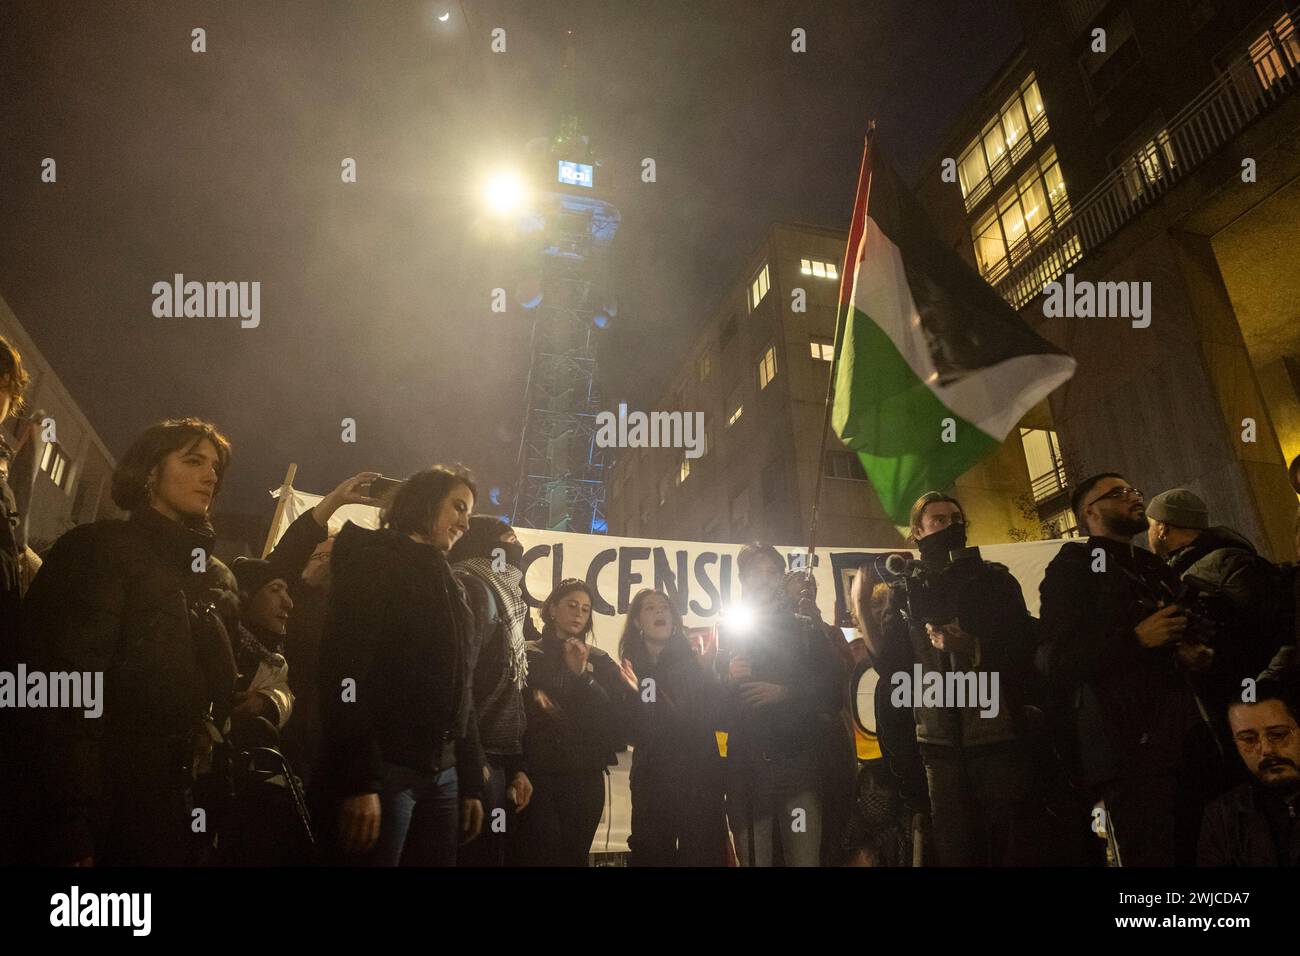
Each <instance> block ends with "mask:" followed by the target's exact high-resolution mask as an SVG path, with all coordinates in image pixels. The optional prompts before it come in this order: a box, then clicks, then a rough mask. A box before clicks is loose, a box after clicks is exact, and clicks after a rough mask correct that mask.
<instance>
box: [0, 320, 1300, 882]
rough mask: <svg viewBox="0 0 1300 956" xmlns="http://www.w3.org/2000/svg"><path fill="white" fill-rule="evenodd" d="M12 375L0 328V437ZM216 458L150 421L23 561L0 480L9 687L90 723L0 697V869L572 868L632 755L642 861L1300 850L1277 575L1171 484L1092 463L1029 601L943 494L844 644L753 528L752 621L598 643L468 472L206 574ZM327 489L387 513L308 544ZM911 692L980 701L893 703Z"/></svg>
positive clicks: (1091, 859)
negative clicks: (95, 689) (104, 507)
mask: <svg viewBox="0 0 1300 956" xmlns="http://www.w3.org/2000/svg"><path fill="white" fill-rule="evenodd" d="M25 384H26V377H25V375H24V373H23V370H22V364H21V360H20V359H19V357H18V355H17V353H16V351H14V350H13V348H12V347H11V346H9V345H8V344H7V343H5V342H4V341H3V340H0V421H3V418H4V416H5V415H6V414H7V413H8V412H9V411H10V409H11V408H12V407H13V406H15V405H17V404H18V403H20V402H21V399H22V393H23V388H24V386H25ZM3 451H4V450H3V449H0V460H3V459H5V458H6V457H7V456H6V455H5V454H4V453H3ZM230 465H231V445H230V443H229V442H228V441H227V439H226V438H225V437H224V436H223V435H222V434H221V432H220V431H219V430H218V428H217V427H216V426H215V425H213V424H211V423H209V422H205V421H200V420H197V419H192V418H191V419H175V420H168V421H164V422H161V423H159V424H157V425H154V426H153V427H151V428H149V429H147V430H146V431H145V432H144V433H143V434H142V435H140V436H139V437H138V438H137V440H136V441H135V442H134V443H133V444H132V445H131V447H130V448H129V449H128V450H127V452H126V454H125V455H124V456H123V458H122V460H121V462H120V464H119V465H118V467H117V469H116V471H115V472H114V474H113V478H112V497H113V500H114V501H115V502H116V504H117V505H118V506H119V507H120V508H122V509H123V511H125V512H126V513H127V514H128V517H127V518H126V519H125V520H107V521H97V522H94V523H90V524H85V525H81V526H77V527H74V528H72V529H71V530H69V531H67V532H66V533H64V534H63V535H62V536H61V537H60V538H59V539H58V540H57V541H56V542H55V543H54V544H53V546H52V547H51V548H50V549H49V550H48V552H47V553H46V554H44V555H43V556H42V559H41V560H39V571H38V572H37V573H35V575H34V576H33V575H32V574H31V573H30V567H29V565H31V564H35V563H37V561H36V559H35V556H34V555H31V554H30V553H29V552H26V551H25V550H24V549H20V548H19V546H18V540H19V539H18V536H16V535H15V532H14V529H15V528H16V527H17V523H18V516H17V514H16V510H15V505H14V500H13V497H12V495H11V494H10V491H9V488H8V485H7V484H5V483H4V482H3V479H2V478H0V575H2V578H0V586H2V587H3V591H2V592H0V621H3V623H4V630H3V643H2V644H0V670H3V671H5V672H7V673H10V674H12V673H15V672H17V669H18V668H20V667H21V668H24V669H25V670H26V671H28V672H33V673H35V672H40V673H43V674H46V675H55V674H94V673H98V674H102V675H103V681H104V692H103V710H102V715H101V716H98V717H94V718H92V717H88V716H86V714H85V713H84V712H83V710H82V709H79V708H72V707H44V708H34V709H26V710H19V709H6V710H4V711H3V712H0V718H3V723H2V724H0V820H3V827H2V828H0V862H4V863H8V864H14V863H29V864H30V863H45V864H52V865H81V866H89V865H224V864H260V865H276V864H294V863H297V864H304V863H314V864H319V865H350V866H354V865H365V866H398V865H401V866H422V865H423V866H477V867H502V866H586V865H587V863H588V860H589V856H590V849H591V846H592V841H593V837H594V836H595V834H596V831H597V828H598V826H599V824H600V821H601V818H602V813H603V811H604V809H605V806H606V800H607V793H608V790H609V772H610V767H611V766H613V765H615V764H616V763H617V761H618V757H617V754H618V753H619V752H621V751H625V750H626V749H627V748H628V747H629V746H630V748H631V754H632V759H631V773H630V793H631V801H632V819H631V835H630V837H629V840H628V847H629V854H628V862H629V864H630V865H634V866H725V865H728V864H733V865H740V866H774V865H783V866H818V865H829V866H837V865H863V866H915V865H926V866H929V865H939V866H972V865H973V866H1033V865H1044V864H1048V865H1051V864H1056V865H1061V864H1065V865H1090V864H1100V863H1104V862H1110V863H1112V864H1120V865H1128V866H1149V865H1194V864H1196V863H1200V864H1202V865H1282V866H1287V865H1291V866H1294V865H1296V864H1297V863H1298V862H1300V826H1298V825H1297V823H1296V816H1297V810H1298V809H1300V732H1297V718H1298V717H1300V704H1298V703H1297V683H1298V675H1300V663H1298V662H1297V660H1296V652H1295V641H1296V633H1295V632H1296V598H1297V593H1300V592H1298V590H1297V589H1298V587H1300V585H1298V584H1297V577H1296V574H1295V566H1294V565H1293V564H1283V565H1278V564H1274V563H1272V562H1270V561H1268V560H1266V559H1265V558H1264V557H1262V556H1260V555H1259V554H1258V553H1257V552H1256V550H1255V549H1254V547H1253V546H1252V545H1251V543H1250V542H1249V541H1248V540H1246V539H1245V538H1244V537H1243V536H1241V535H1240V534H1238V533H1236V532H1234V531H1232V530H1230V529H1227V528H1222V527H1216V526H1213V525H1212V524H1211V521H1210V515H1211V509H1210V508H1209V507H1208V506H1207V505H1206V503H1205V502H1204V501H1202V500H1201V499H1200V498H1199V497H1197V496H1196V495H1195V494H1193V493H1192V492H1190V491H1188V490H1186V489H1173V490H1171V491H1168V492H1165V493H1163V494H1160V495H1157V496H1155V497H1154V498H1152V499H1151V500H1150V501H1149V502H1148V501H1147V500H1146V499H1145V497H1144V496H1143V494H1142V493H1141V492H1140V491H1138V490H1137V489H1135V488H1133V487H1131V486H1130V484H1129V483H1128V481H1127V479H1126V478H1125V477H1124V476H1122V475H1118V474H1100V475H1094V476H1092V477H1090V478H1088V479H1086V480H1084V481H1082V482H1080V483H1079V484H1078V485H1077V487H1076V488H1075V489H1074V491H1073V499H1072V506H1073V510H1074V514H1075V516H1076V517H1077V520H1078V523H1079V527H1080V529H1081V530H1082V531H1083V532H1084V533H1085V534H1084V536H1082V537H1080V538H1079V539H1077V540H1073V541H1070V542H1068V543H1066V544H1064V545H1063V546H1062V547H1061V549H1060V550H1059V552H1058V553H1057V554H1056V556H1055V557H1054V558H1053V560H1052V561H1051V563H1050V564H1049V565H1048V567H1047V569H1046V573H1045V576H1044V579H1043V581H1042V585H1041V588H1040V597H1041V601H1040V608H1039V613H1038V616H1037V617H1035V616H1033V615H1032V614H1031V613H1030V612H1029V610H1028V609H1027V607H1026V603H1025V599H1024V596H1023V593H1022V590H1021V586H1020V584H1019V583H1018V582H1017V580H1016V579H1015V578H1014V577H1012V576H1011V574H1010V573H1009V572H1008V570H1007V569H1006V568H1005V567H1003V566H1002V565H999V564H996V563H994V562H991V561H987V560H984V559H983V558H982V557H981V556H980V555H979V554H978V551H977V549H970V548H968V547H967V540H966V515H965V511H964V509H963V508H962V505H961V503H960V502H959V501H958V500H956V499H955V498H953V497H951V496H947V495H944V494H939V493H930V494H927V495H925V496H923V497H922V498H921V499H920V500H918V501H917V502H916V505H915V507H914V508H913V512H912V519H911V535H912V539H913V541H914V543H915V545H916V548H917V550H918V552H919V559H917V560H907V561H903V562H902V563H901V564H899V565H894V566H893V569H892V570H891V571H890V572H889V573H888V574H883V573H879V571H878V568H877V565H876V564H874V563H868V564H864V565H863V566H862V567H861V568H859V569H858V570H857V573H856V574H855V575H854V578H853V584H852V587H851V589H850V590H851V598H850V603H851V605H852V607H851V608H850V611H851V614H852V617H853V620H854V623H855V625H856V637H855V639H854V640H851V641H847V640H846V639H845V634H844V632H843V631H842V629H841V628H839V627H836V626H832V625H830V624H828V623H827V622H825V621H824V620H823V619H822V614H821V612H820V611H819V610H818V606H817V602H816V590H815V581H814V579H813V577H812V575H811V573H810V572H807V571H805V570H801V569H795V570H788V569H787V567H786V562H785V560H784V559H783V558H782V557H781V555H780V553H779V552H777V551H776V549H775V548H773V547H771V546H770V545H765V544H758V543H755V544H750V545H747V546H745V547H744V548H743V549H742V550H741V551H740V553H739V556H738V560H737V567H738V571H739V577H740V584H741V592H742V593H741V603H740V605H739V607H741V608H743V609H744V610H745V612H746V614H747V617H742V616H741V615H740V614H732V615H730V616H729V617H728V618H727V619H725V620H724V622H723V623H722V625H720V626H719V628H718V629H717V630H716V632H715V634H716V641H713V642H705V641H702V640H700V639H698V637H696V638H693V637H692V635H691V633H690V632H688V630H687V629H686V628H685V627H684V625H683V620H682V614H681V609H680V608H679V607H678V606H677V605H676V603H675V601H674V599H673V598H672V597H671V596H670V595H667V594H664V593H661V592H658V591H655V590H651V589H644V590H641V591H640V592H638V593H637V594H636V595H635V596H634V597H633V598H632V600H631V602H630V606H629V608H628V612H627V615H626V619H625V624H624V628H623V633H622V634H621V635H620V636H619V637H618V643H617V657H616V658H615V657H611V656H610V655H609V654H607V653H605V652H604V651H602V650H601V649H600V648H598V647H597V646H596V644H595V640H594V635H593V628H594V618H593V603H594V595H593V593H592V591H591V589H590V587H589V586H588V584H587V583H585V582H583V581H581V580H576V579H569V580H565V581H561V582H559V583H558V585H556V586H555V587H554V589H553V590H552V591H551V593H550V594H549V595H547V596H546V598H545V600H544V601H543V602H542V604H541V606H540V608H539V609H538V615H537V619H536V620H535V619H534V616H533V613H532V611H531V609H530V608H529V606H528V603H527V601H526V600H525V597H524V591H523V581H522V569H521V568H522V559H523V548H522V547H521V545H520V543H519V541H518V539H517V537H516V535H515V533H514V530H513V529H512V528H511V527H510V526H509V525H508V524H507V523H506V522H504V521H502V520H500V519H498V518H495V517H490V516H485V515H476V514H474V508H475V503H476V498H477V489H476V486H475V483H474V479H473V478H472V476H471V475H470V474H469V473H468V472H467V471H466V470H464V469H463V468H461V467H459V466H456V467H444V466H434V467H431V468H429V469H426V470H424V471H421V472H419V473H417V474H415V475H412V476H410V477H409V478H408V479H407V480H405V481H403V482H401V483H400V484H398V485H397V486H396V487H395V488H392V489H390V490H388V491H387V492H386V493H384V494H383V495H379V496H372V493H371V491H372V489H371V485H372V482H374V480H375V479H376V478H378V477H379V476H378V475H377V474H375V473H370V472H367V473H362V474H359V475H356V476H353V477H351V478H348V479H347V480H345V481H343V482H341V483H340V484H339V485H338V487H336V488H335V489H334V490H333V491H332V492H330V493H329V494H328V495H326V496H325V497H324V498H323V499H322V500H321V501H320V502H319V503H318V504H317V505H316V506H315V507H314V508H312V509H311V510H309V511H307V512H305V513H304V514H302V515H301V516H300V517H298V518H297V519H296V520H295V521H294V522H293V523H292V524H291V525H290V526H289V527H288V529H287V530H286V531H285V533H284V534H283V535H282V536H281V537H280V539H279V541H278V543H277V544H276V547H275V549H274V550H273V551H272V552H271V553H270V554H269V555H268V557H267V558H266V559H265V560H258V559H248V558H241V559H238V560H236V561H234V562H233V564H232V566H231V567H226V566H225V565H224V564H223V563H222V562H220V561H219V560H217V559H216V558H215V557H213V556H212V547H213V545H214V543H215V535H214V532H213V530H212V526H211V524H210V523H209V517H210V515H211V511H212V506H213V502H214V500H215V499H216V498H217V496H218V494H219V492H220V490H221V487H222V484H223V480H224V479H225V477H226V475H227V472H228V470H229V468H230ZM1296 473H1297V467H1296V465H1295V464H1293V465H1292V476H1293V480H1297V478H1296ZM1297 491H1298V492H1300V488H1297ZM350 504H364V505H372V506H376V507H378V508H379V509H380V522H379V527H378V528H375V529H368V528H362V527H358V526H357V525H354V524H351V523H346V524H344V525H343V527H342V530H340V531H338V532H337V534H333V535H332V534H331V533H330V531H329V524H330V519H331V517H332V516H333V515H334V514H335V512H337V511H338V509H339V508H341V507H342V506H344V505H350ZM1139 536H1145V540H1144V543H1145V544H1146V545H1148V547H1145V548H1144V547H1140V546H1138V545H1137V544H1135V543H1134V541H1135V539H1136V538H1138V537H1139ZM539 625H540V627H539ZM610 637H612V635H610ZM868 670H874V672H875V674H876V675H877V677H878V684H877V690H876V693H875V695H874V705H873V706H874V712H873V713H870V714H865V715H864V714H862V713H855V708H854V705H853V700H854V698H855V697H857V695H856V688H857V684H858V681H859V679H860V678H861V677H862V676H863V674H864V673H866V672H867V671H868ZM914 675H915V676H917V677H921V678H924V677H925V675H937V676H938V678H939V679H938V680H937V682H936V683H937V684H938V685H940V686H952V681H948V682H947V684H946V685H945V680H946V679H947V678H950V677H954V676H956V677H959V678H963V679H964V678H965V677H970V679H971V680H970V686H972V687H973V686H975V685H976V684H977V683H978V685H979V686H980V687H985V686H987V687H989V688H991V696H990V697H989V698H988V699H987V700H983V701H981V705H976V704H975V703H974V702H973V701H960V702H957V701H954V700H952V699H950V698H948V697H945V696H944V695H943V694H936V695H933V696H932V695H930V694H928V693H927V694H923V693H921V692H920V688H919V687H918V688H917V692H916V693H915V694H914V695H912V696H910V697H909V698H908V699H907V701H906V703H899V698H898V697H897V695H896V694H894V693H893V689H894V688H895V687H897V686H899V685H900V684H901V683H903V682H906V681H907V680H911V679H913V676H914ZM985 678H990V679H989V680H988V681H985V680H984V679H985ZM921 682H922V683H923V682H924V681H921ZM858 699H861V698H860V697H858ZM867 723H870V725H871V729H872V731H873V732H872V733H868V732H867V729H866V724H867Z"/></svg>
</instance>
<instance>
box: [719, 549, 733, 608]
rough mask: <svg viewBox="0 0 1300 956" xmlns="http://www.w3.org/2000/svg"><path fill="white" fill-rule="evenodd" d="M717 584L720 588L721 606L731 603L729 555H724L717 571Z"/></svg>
mask: <svg viewBox="0 0 1300 956" xmlns="http://www.w3.org/2000/svg"><path fill="white" fill-rule="evenodd" d="M718 583H719V584H720V585H721V586H722V606H723V607H726V606H727V605H728V604H730V603H731V555H729V554H724V555H723V556H722V560H721V562H720V567H719V569H718Z"/></svg>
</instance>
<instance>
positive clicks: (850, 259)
mask: <svg viewBox="0 0 1300 956" xmlns="http://www.w3.org/2000/svg"><path fill="white" fill-rule="evenodd" d="M875 136H876V121H875V120H870V121H868V123H867V135H866V137H865V138H864V140H863V144H862V165H861V166H860V167H859V168H858V188H857V193H856V195H855V196H854V200H853V218H852V221H850V222H849V240H848V244H847V247H846V248H845V250H844V268H843V269H841V270H840V301H839V308H837V309H836V311H835V345H834V347H833V351H832V352H831V374H830V379H829V380H828V381H827V382H826V405H825V411H824V413H823V416H822V438H821V448H820V449H819V450H818V452H817V483H816V487H815V489H814V491H813V506H812V519H811V520H810V521H809V523H808V558H807V569H808V574H809V576H810V577H811V575H812V567H813V556H814V554H815V553H816V551H817V512H818V509H819V507H820V505H821V500H822V477H823V475H824V474H825V472H826V440H827V438H828V437H829V435H830V430H831V406H832V404H833V401H834V398H835V373H836V371H837V370H838V369H839V361H840V343H841V341H842V340H843V338H844V323H845V321H846V319H847V318H848V314H849V292H851V291H852V288H853V277H854V274H855V273H856V271H857V259H858V246H859V245H860V244H861V241H862V234H863V232H864V231H865V230H866V222H867V203H868V201H869V200H870V198H871V144H872V141H873V140H874V139H875ZM859 206H861V208H860V209H859Z"/></svg>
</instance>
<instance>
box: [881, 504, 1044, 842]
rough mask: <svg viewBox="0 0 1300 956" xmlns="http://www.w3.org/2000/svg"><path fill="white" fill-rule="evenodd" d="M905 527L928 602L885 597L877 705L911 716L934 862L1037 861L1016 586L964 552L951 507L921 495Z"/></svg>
mask: <svg viewBox="0 0 1300 956" xmlns="http://www.w3.org/2000/svg"><path fill="white" fill-rule="evenodd" d="M911 529H912V538H913V539H914V540H915V541H916V543H917V548H918V550H919V551H920V552H921V565H922V568H921V569H917V571H916V574H917V575H919V577H923V578H924V579H925V580H926V581H927V582H928V591H929V593H930V594H931V595H932V597H930V598H929V599H924V600H923V599H922V598H921V597H919V596H917V595H916V592H915V590H913V589H912V588H911V586H909V589H907V590H904V589H903V588H894V589H893V590H892V591H891V594H890V600H889V604H888V606H887V607H886V609H885V611H884V615H883V617H882V621H881V632H882V634H881V642H882V643H883V645H884V646H883V647H882V648H880V650H881V651H883V653H882V654H878V655H877V660H879V661H880V662H881V667H880V669H879V672H880V674H881V682H880V688H879V689H878V690H877V695H881V694H886V693H887V694H888V695H889V702H890V704H891V705H892V706H894V707H910V708H911V710H912V713H913V717H914V718H915V721H916V739H917V743H918V745H919V747H920V751H921V757H922V760H923V762H924V764H925V772H926V782H927V786H928V789H929V795H930V808H931V823H932V834H933V842H934V849H935V853H936V856H937V858H938V859H937V862H938V864H939V865H940V866H1027V865H1034V864H1036V863H1043V862H1046V859H1045V857H1044V853H1045V847H1046V845H1047V842H1048V841H1047V840H1046V838H1045V837H1046V828H1045V822H1044V811H1043V802H1042V799H1041V796H1040V793H1039V788H1038V785H1037V782H1036V780H1035V775H1034V772H1033V766H1032V763H1031V760H1030V757H1029V752H1028V745H1027V735H1026V728H1025V726H1024V721H1023V719H1022V711H1023V708H1024V706H1025V705H1026V704H1027V703H1029V701H1030V700H1031V698H1032V696H1033V691H1032V683H1033V656H1034V640H1035V630H1034V622H1033V618H1031V617H1030V616H1029V612H1028V611H1027V610H1026V609H1025V601H1024V596H1023V595H1022V593H1021V591H1020V584H1019V582H1017V581H1016V579H1015V578H1014V577H1012V576H1011V574H1010V572H1009V571H1008V570H1007V569H1006V568H1005V567H1004V566H1002V565H1000V564H994V563H992V562H988V561H984V560H982V559H980V558H979V557H978V553H977V552H973V551H966V550H965V549H966V515H965V512H964V511H963V510H962V507H961V505H960V504H959V503H958V502H957V501H956V499H954V498H950V497H948V496H947V495H943V494H940V493H938V492H929V493H927V494H925V495H922V496H921V498H920V499H919V500H918V501H917V502H916V504H915V505H913V507H912V516H911ZM918 580H919V578H918ZM873 650H875V649H874V648H873ZM886 688H888V690H886Z"/></svg>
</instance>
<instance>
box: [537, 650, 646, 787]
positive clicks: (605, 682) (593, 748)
mask: <svg viewBox="0 0 1300 956" xmlns="http://www.w3.org/2000/svg"><path fill="white" fill-rule="evenodd" d="M587 666H588V668H589V669H588V670H587V671H586V672H585V673H583V674H582V675H580V676H575V675H574V673H573V672H572V671H570V670H569V668H568V666H567V665H566V664H565V663H564V642H563V641H561V640H559V639H558V638H554V637H543V638H542V639H541V640H540V641H536V642H533V641H530V642H529V644H528V684H527V685H526V686H525V688H524V702H525V707H526V709H527V715H528V729H527V731H526V732H525V734H524V759H525V760H526V761H527V764H528V772H529V774H535V773H581V772H583V771H596V770H604V769H605V767H607V766H609V765H610V764H612V763H614V762H615V761H616V758H615V756H614V751H615V750H616V749H618V748H619V747H622V746H623V745H624V743H626V741H625V740H624V738H623V732H622V727H621V722H620V720H619V718H620V715H621V708H620V706H619V705H620V702H621V699H622V696H623V695H624V694H625V693H627V692H628V691H627V685H626V684H624V683H623V679H622V677H621V676H620V674H619V668H618V665H617V664H615V663H614V661H613V660H612V659H611V658H610V656H609V655H608V654H606V653H605V652H604V651H602V650H601V649H600V648H599V647H595V646H589V647H588V650H587ZM539 690H540V691H543V692H544V693H545V694H546V695H547V696H548V697H549V698H550V699H551V701H552V702H553V703H554V704H555V705H556V708H557V710H558V713H548V712H546V711H545V710H543V708H542V707H541V706H540V705H539V704H538V702H537V697H536V694H535V693H534V692H535V691H539Z"/></svg>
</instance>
